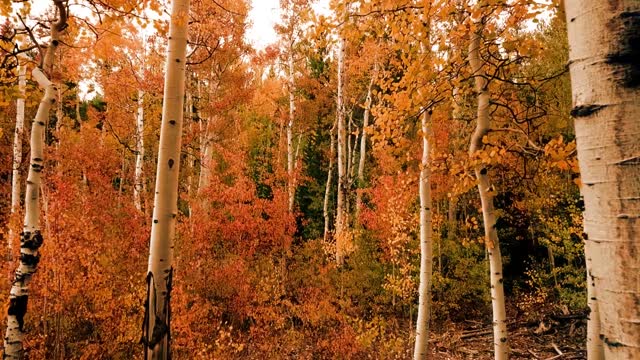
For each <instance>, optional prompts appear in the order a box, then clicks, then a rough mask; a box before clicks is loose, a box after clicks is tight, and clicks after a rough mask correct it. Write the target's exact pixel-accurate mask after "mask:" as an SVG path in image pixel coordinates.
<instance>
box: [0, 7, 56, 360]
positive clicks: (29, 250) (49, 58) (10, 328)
mask: <svg viewBox="0 0 640 360" xmlns="http://www.w3.org/2000/svg"><path fill="white" fill-rule="evenodd" d="M53 4H54V5H55V6H56V8H57V9H58V17H59V19H58V21H57V22H56V23H55V24H53V25H52V26H51V40H50V42H49V45H48V46H47V50H46V52H45V56H44V58H43V59H42V65H41V67H42V68H35V69H34V70H33V73H32V74H33V78H34V79H35V80H36V81H37V82H38V85H39V86H40V87H41V88H42V89H43V90H44V95H43V97H42V99H41V100H40V105H39V106H38V111H37V113H36V117H35V119H34V120H33V123H32V127H31V139H30V145H31V155H30V163H29V172H28V175H27V188H26V191H25V217H24V227H23V231H22V234H21V235H20V263H19V265H18V268H17V269H16V272H15V277H14V280H13V284H12V286H11V291H10V293H9V309H8V311H7V328H6V332H5V338H4V355H3V358H4V359H22V358H23V356H24V349H23V345H22V340H23V338H24V317H25V314H26V312H27V303H28V300H29V283H30V282H31V278H32V277H33V274H35V272H36V270H37V267H38V262H39V261H40V251H39V249H40V246H42V243H43V241H44V239H43V237H42V233H41V229H40V186H41V184H42V174H41V173H42V169H43V167H44V153H43V148H44V136H45V124H46V122H47V119H48V118H49V111H50V110H51V106H52V105H53V103H54V102H55V99H56V87H55V85H54V84H53V83H52V82H51V81H50V80H49V78H48V75H47V74H51V69H52V68H53V59H54V57H55V52H56V49H57V48H58V45H59V43H60V33H61V32H62V31H63V30H64V29H65V28H66V27H67V13H66V7H65V4H64V3H63V1H61V0H59V1H58V0H54V1H53Z"/></svg>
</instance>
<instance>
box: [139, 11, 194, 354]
mask: <svg viewBox="0 0 640 360" xmlns="http://www.w3.org/2000/svg"><path fill="white" fill-rule="evenodd" d="M189 3H190V1H189V0H175V1H173V4H172V7H171V20H170V25H169V46H168V49H167V57H166V65H165V74H166V75H165V85H164V96H163V99H164V103H163V108H162V124H161V128H160V145H159V149H158V165H157V173H156V187H155V199H154V208H153V223H152V225H151V242H150V245H149V268H148V272H147V301H146V303H145V307H146V313H145V319H144V323H143V344H144V353H145V355H144V356H145V358H146V359H149V360H151V359H153V360H165V359H170V358H171V352H170V351H171V349H170V340H171V336H170V332H171V323H170V320H171V286H172V284H171V282H172V277H173V247H174V245H173V244H174V238H175V226H176V217H177V215H178V175H179V173H180V147H181V140H182V120H183V119H182V117H183V105H184V88H185V65H186V50H187V36H188V24H189V5H190V4H189Z"/></svg>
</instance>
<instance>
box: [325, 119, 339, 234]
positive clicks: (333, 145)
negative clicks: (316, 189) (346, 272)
mask: <svg viewBox="0 0 640 360" xmlns="http://www.w3.org/2000/svg"><path fill="white" fill-rule="evenodd" d="M335 129H336V124H334V125H333V127H332V128H331V131H330V133H329V136H330V138H331V148H330V151H329V171H328V172H327V185H326V186H325V189H324V204H323V207H322V215H323V216H324V236H323V239H324V241H325V242H327V241H329V197H330V196H331V180H332V178H333V159H334V157H335V156H336V138H335V135H334V132H335Z"/></svg>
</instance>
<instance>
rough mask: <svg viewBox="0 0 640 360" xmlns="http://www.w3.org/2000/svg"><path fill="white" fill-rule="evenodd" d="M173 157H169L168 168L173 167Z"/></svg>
mask: <svg viewBox="0 0 640 360" xmlns="http://www.w3.org/2000/svg"><path fill="white" fill-rule="evenodd" d="M173 163H174V161H173V159H169V169H171V168H173Z"/></svg>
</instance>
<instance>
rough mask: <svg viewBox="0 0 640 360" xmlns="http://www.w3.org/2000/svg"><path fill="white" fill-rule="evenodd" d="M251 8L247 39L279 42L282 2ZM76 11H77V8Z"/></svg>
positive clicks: (259, 44)
mask: <svg viewBox="0 0 640 360" xmlns="http://www.w3.org/2000/svg"><path fill="white" fill-rule="evenodd" d="M328 2H329V1H328V0H319V1H318V4H317V5H316V6H314V8H315V9H316V11H320V12H322V13H327V12H328ZM48 6H49V2H48V1H42V0H41V1H37V2H35V3H34V4H33V5H32V8H33V12H34V13H36V14H39V13H42V12H44V11H45V10H46V9H47V7H48ZM251 7H252V9H251V11H250V12H249V19H250V20H251V23H252V25H251V27H250V28H249V29H247V33H246V39H247V41H248V42H249V43H251V44H253V46H254V47H255V48H256V49H259V50H261V49H264V48H265V47H266V46H267V45H269V44H272V43H274V42H275V41H276V40H277V34H276V32H275V30H274V29H273V26H274V25H275V24H276V23H277V22H278V21H279V20H280V1H279V0H251ZM74 10H77V7H76V8H75V9H74Z"/></svg>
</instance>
